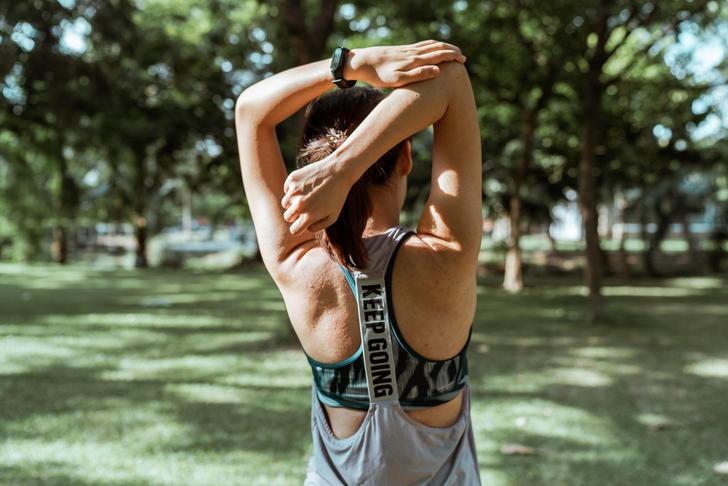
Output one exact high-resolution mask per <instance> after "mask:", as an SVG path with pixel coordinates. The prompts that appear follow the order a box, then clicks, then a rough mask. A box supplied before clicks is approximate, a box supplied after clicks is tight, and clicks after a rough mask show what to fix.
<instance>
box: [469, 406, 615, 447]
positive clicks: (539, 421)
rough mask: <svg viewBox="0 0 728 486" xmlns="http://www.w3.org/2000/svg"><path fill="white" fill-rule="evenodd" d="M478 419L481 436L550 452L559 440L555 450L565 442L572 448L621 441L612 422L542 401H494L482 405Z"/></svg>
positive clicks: (607, 444)
mask: <svg viewBox="0 0 728 486" xmlns="http://www.w3.org/2000/svg"><path fill="white" fill-rule="evenodd" d="M481 406H482V407H483V411H482V412H481V413H478V414H477V415H475V417H476V419H475V421H477V427H476V428H477V429H478V431H479V435H485V436H489V437H490V440H491V441H492V440H493V439H497V442H498V443H499V444H500V443H507V442H519V443H523V444H524V445H530V446H536V447H541V446H542V447H544V448H546V449H548V448H549V445H548V444H549V439H558V440H557V441H556V443H555V444H556V445H555V446H554V447H555V448H560V447H562V446H563V443H564V442H567V443H573V446H574V447H576V446H579V447H581V446H584V445H588V446H598V447H600V448H601V447H608V446H616V445H618V444H619V440H618V438H617V436H616V434H615V427H614V425H613V424H612V422H611V421H610V420H608V419H606V418H604V417H600V416H597V415H595V414H592V413H589V412H587V411H585V410H583V409H581V408H578V407H570V406H566V405H561V404H559V403H556V402H553V401H549V400H542V399H520V398H513V399H495V400H494V399H491V400H488V399H487V398H486V400H485V401H484V403H483V404H482V405H481Z"/></svg>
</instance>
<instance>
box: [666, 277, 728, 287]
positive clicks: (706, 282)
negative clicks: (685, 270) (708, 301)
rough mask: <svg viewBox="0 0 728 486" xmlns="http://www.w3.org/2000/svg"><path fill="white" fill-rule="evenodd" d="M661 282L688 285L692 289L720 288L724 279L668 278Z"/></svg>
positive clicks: (681, 285)
mask: <svg viewBox="0 0 728 486" xmlns="http://www.w3.org/2000/svg"><path fill="white" fill-rule="evenodd" d="M663 282H664V283H665V284H667V285H671V286H675V287H690V288H693V289H720V288H722V287H723V285H724V280H723V279H720V278H717V277H680V278H668V279H665V280H664V281H663Z"/></svg>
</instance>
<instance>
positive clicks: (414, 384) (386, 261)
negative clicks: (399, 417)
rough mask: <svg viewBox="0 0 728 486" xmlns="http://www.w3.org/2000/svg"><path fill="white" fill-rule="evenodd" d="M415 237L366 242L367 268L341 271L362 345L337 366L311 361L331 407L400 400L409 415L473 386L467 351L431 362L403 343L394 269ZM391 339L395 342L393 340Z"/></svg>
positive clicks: (398, 230) (399, 233)
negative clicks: (395, 300)
mask: <svg viewBox="0 0 728 486" xmlns="http://www.w3.org/2000/svg"><path fill="white" fill-rule="evenodd" d="M413 234H415V232H414V231H412V230H410V229H408V228H405V227H403V226H394V227H392V228H390V229H389V230H387V231H386V232H384V233H382V234H379V235H375V236H372V237H369V238H365V239H364V245H365V247H366V249H367V256H368V258H369V264H368V267H367V268H366V269H365V270H363V271H361V272H359V271H355V272H354V273H351V272H350V271H349V270H348V269H347V268H346V267H344V266H342V265H339V268H340V269H341V271H342V272H343V273H344V276H345V277H346V280H347V281H348V283H349V286H350V287H351V289H352V292H353V293H354V296H355V298H356V300H357V305H358V308H359V322H360V328H361V330H362V345H360V346H359V349H358V350H357V351H356V352H355V353H354V354H353V355H352V356H350V357H349V358H347V359H345V360H343V361H339V362H338V363H332V364H327V363H320V362H318V361H316V360H314V359H313V358H311V357H310V356H308V355H306V357H307V358H308V362H309V364H310V365H311V369H312V371H313V380H314V386H315V387H316V393H317V395H318V398H319V400H321V402H322V403H324V404H326V405H328V406H331V407H349V408H356V409H367V408H369V403H370V401H378V400H385V399H390V400H398V401H399V403H400V405H401V406H402V408H403V409H405V410H413V409H418V408H424V407H432V406H434V405H439V404H441V403H445V402H447V401H449V400H452V399H453V398H455V396H456V395H457V393H458V392H459V391H460V389H461V388H463V386H465V384H467V383H468V361H467V356H466V353H467V348H468V344H469V343H470V336H472V327H471V329H470V335H469V336H468V340H467V342H466V343H465V346H463V348H462V350H461V351H460V352H459V353H458V354H457V355H455V356H453V357H452V358H450V359H444V360H429V359H426V358H424V357H423V356H421V355H419V354H418V353H417V352H416V351H415V350H413V349H412V348H411V347H410V346H409V345H408V344H407V342H406V341H405V340H404V337H403V336H402V333H401V332H400V331H399V327H398V326H397V320H396V319H395V316H394V307H393V305H392V268H393V267H394V259H395V257H396V255H397V251H398V250H399V247H400V246H401V245H402V243H403V242H404V241H405V240H406V239H407V238H408V237H409V236H411V235H413ZM391 336H394V338H392V337H391Z"/></svg>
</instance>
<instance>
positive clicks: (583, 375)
mask: <svg viewBox="0 0 728 486" xmlns="http://www.w3.org/2000/svg"><path fill="white" fill-rule="evenodd" d="M612 383H613V380H612V378H611V377H610V376H609V375H607V374H605V373H602V372H600V371H596V370H589V369H585V368H567V367H563V368H553V367H552V368H547V367H544V368H543V369H542V370H541V371H521V372H513V373H508V374H503V375H496V374H488V375H487V376H485V377H484V379H483V381H482V383H479V384H478V386H479V387H480V388H481V389H485V390H492V391H497V392H510V393H537V392H541V391H543V390H544V389H547V388H548V387H550V386H554V385H567V386H579V387H586V388H593V387H602V386H609V385H611V384H612Z"/></svg>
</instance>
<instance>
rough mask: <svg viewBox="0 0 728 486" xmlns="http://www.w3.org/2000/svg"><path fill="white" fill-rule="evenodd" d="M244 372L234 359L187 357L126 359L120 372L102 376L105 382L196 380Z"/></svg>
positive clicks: (120, 362)
mask: <svg viewBox="0 0 728 486" xmlns="http://www.w3.org/2000/svg"><path fill="white" fill-rule="evenodd" d="M239 368H240V362H239V359H238V358H237V357H236V356H234V355H229V354H228V355H215V356H203V355H186V356H180V357H178V358H163V359H144V358H122V359H121V360H119V362H118V369H116V370H109V371H104V372H102V373H101V374H100V375H99V377H100V378H101V379H105V380H112V381H115V380H120V381H130V380H172V381H174V380H175V379H184V380H194V379H201V378H209V377H211V376H215V375H218V374H227V373H234V372H236V371H237V370H239Z"/></svg>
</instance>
